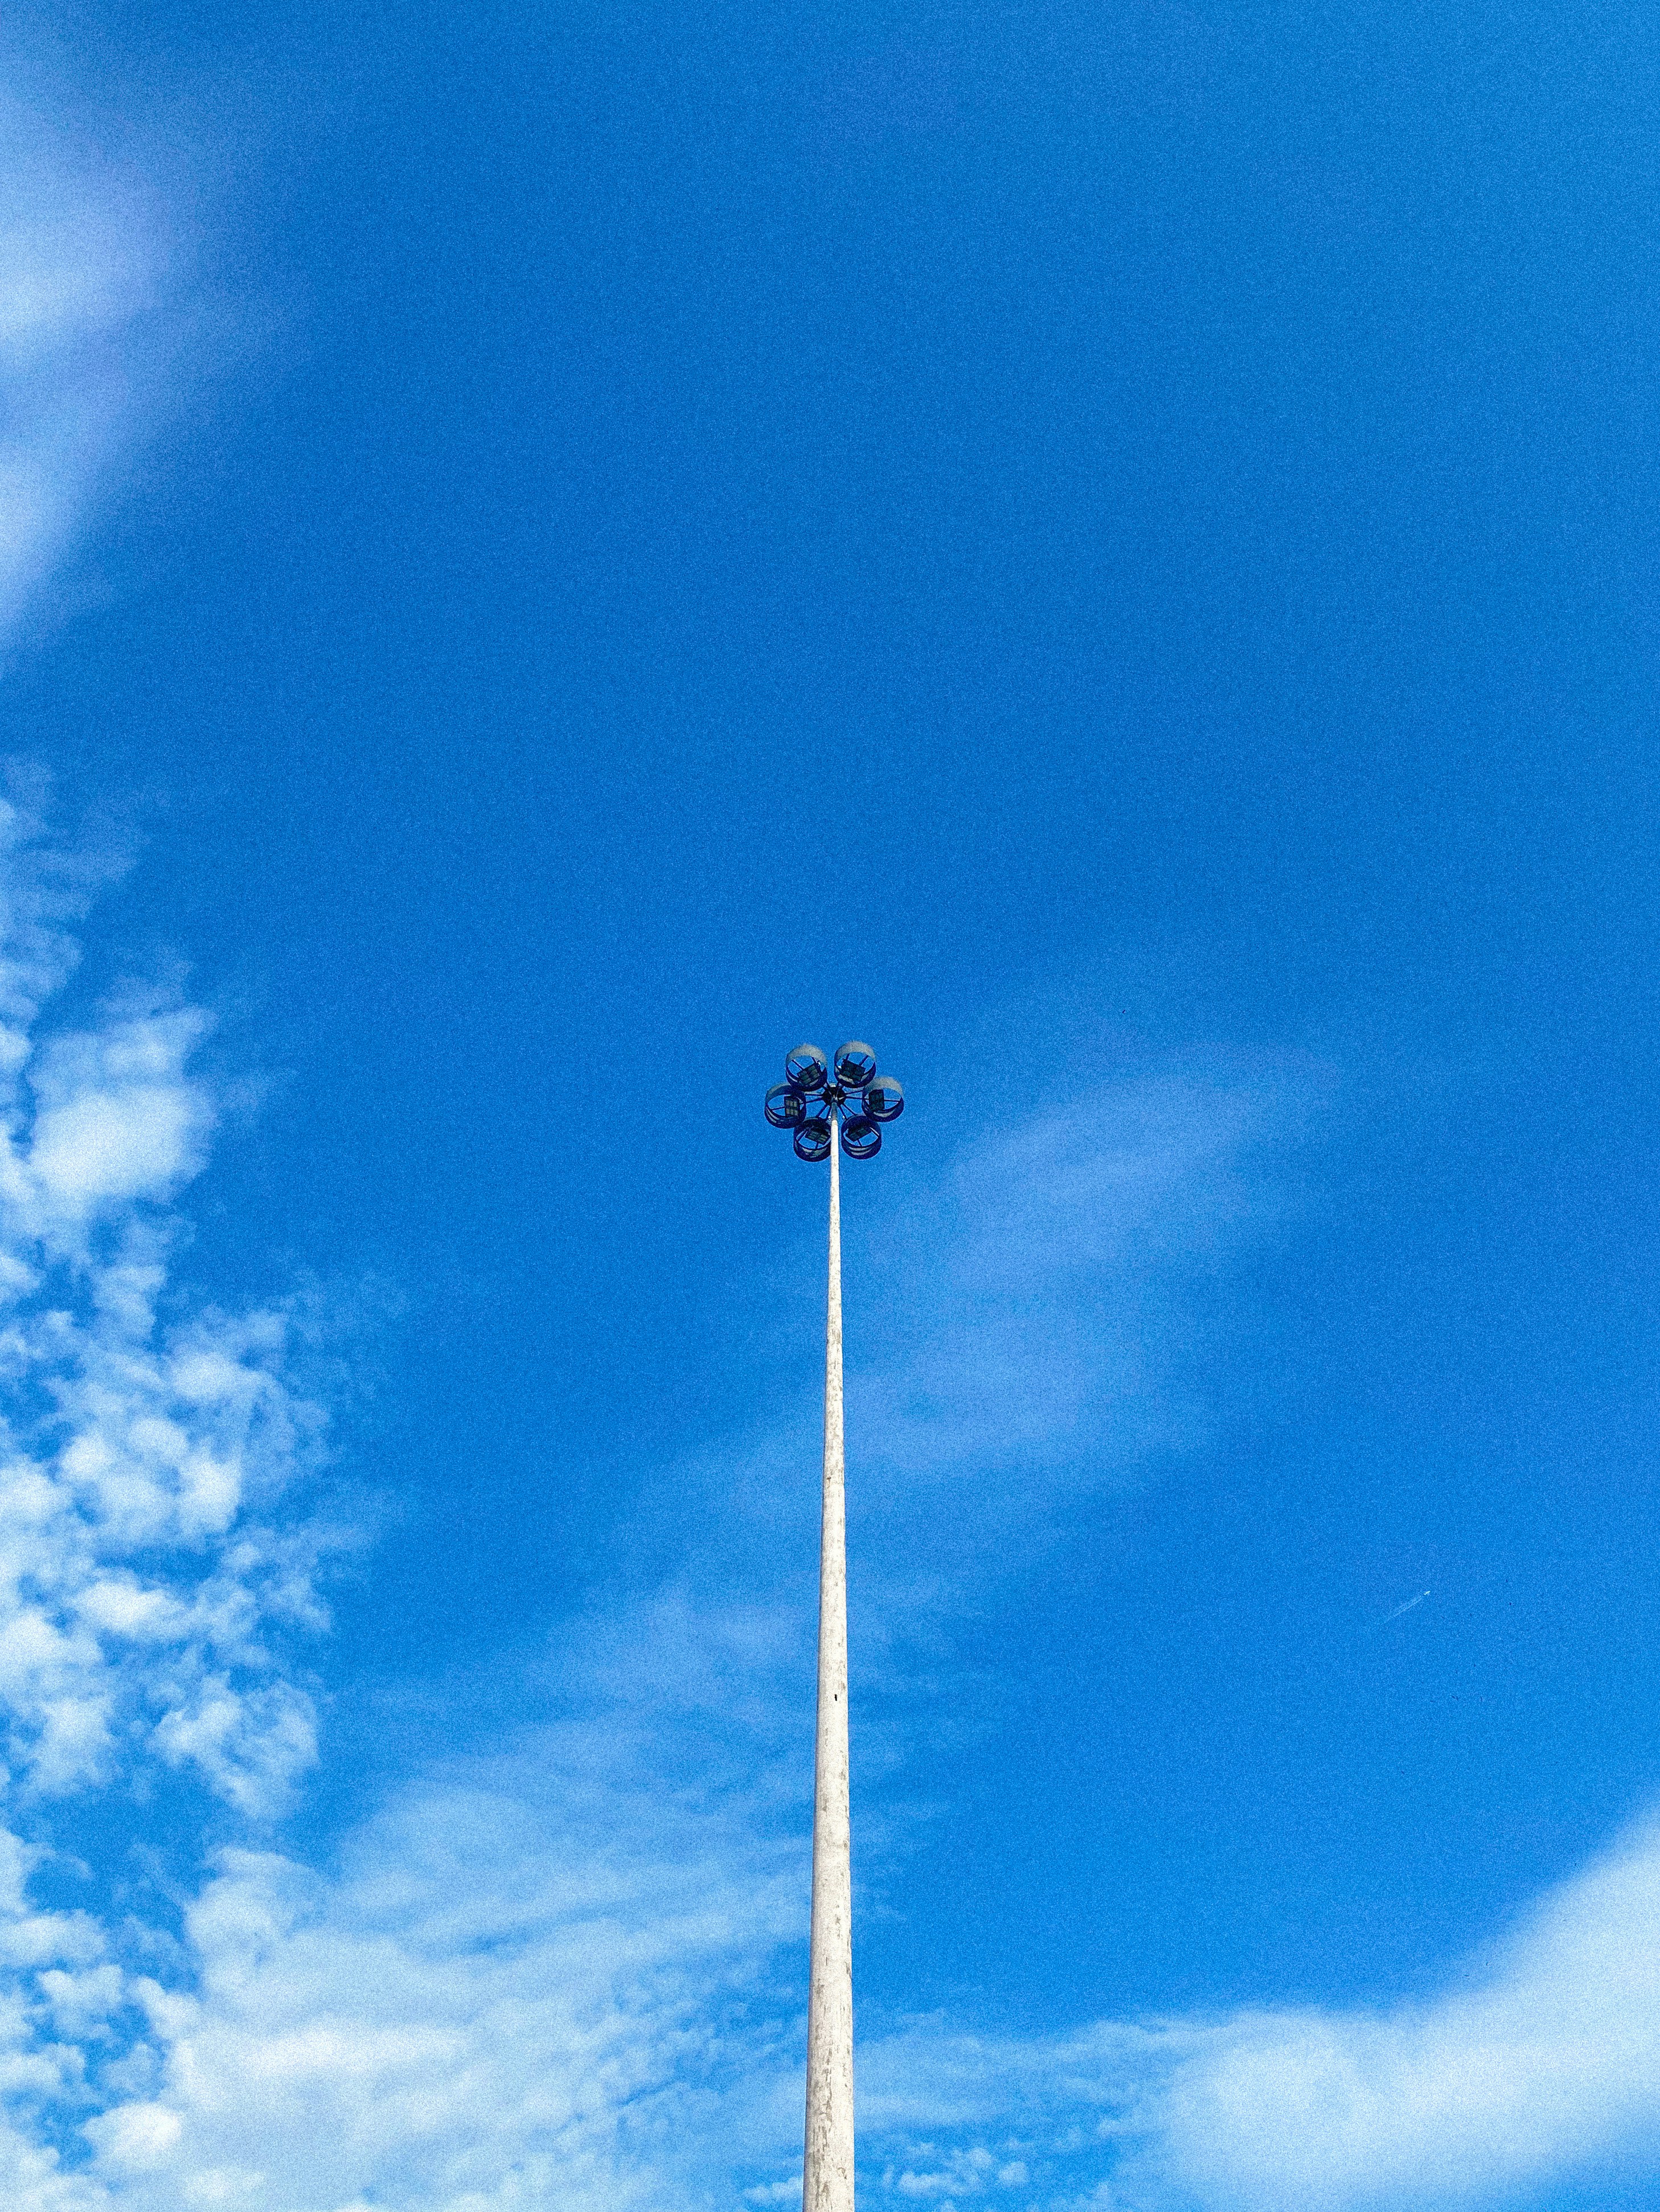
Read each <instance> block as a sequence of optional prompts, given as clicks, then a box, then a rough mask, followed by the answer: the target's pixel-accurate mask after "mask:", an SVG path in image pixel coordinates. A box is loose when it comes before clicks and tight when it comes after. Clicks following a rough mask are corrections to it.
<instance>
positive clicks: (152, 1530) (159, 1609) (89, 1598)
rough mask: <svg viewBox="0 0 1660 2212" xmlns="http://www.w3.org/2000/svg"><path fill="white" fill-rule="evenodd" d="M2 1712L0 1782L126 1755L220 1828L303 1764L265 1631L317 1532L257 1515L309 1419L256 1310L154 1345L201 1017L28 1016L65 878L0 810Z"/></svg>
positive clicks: (297, 1607)
mask: <svg viewBox="0 0 1660 2212" xmlns="http://www.w3.org/2000/svg"><path fill="white" fill-rule="evenodd" d="M0 848H3V849H0V879H3V884H4V891H3V897H0V1020H3V1022H4V1024H5V1027H6V1036H7V1037H8V1040H9V1051H8V1053H7V1054H6V1056H5V1058H6V1066H7V1070H8V1074H7V1079H6V1084H5V1086H4V1089H3V1091H0V1387H3V1390H4V1401H3V1402H4V1406H5V1407H6V1413H7V1417H6V1418H5V1419H3V1420H0V1705H3V1710H4V1715H5V1722H6V1728H7V1737H8V1741H7V1746H6V1764H7V1765H8V1767H9V1771H10V1774H11V1776H12V1778H13V1779H14V1781H15V1783H17V1784H23V1783H27V1784H29V1785H30V1786H31V1787H33V1788H34V1789H36V1790H46V1791H52V1792H63V1791H65V1790H75V1789H76V1788H78V1787H80V1786H82V1785H83V1784H88V1783H90V1782H94V1781H96V1780H99V1779H100V1778H103V1777H105V1776H106V1775H107V1774H109V1773H110V1772H112V1771H113V1770H114V1769H115V1768H116V1767H117V1766H119V1767H121V1768H122V1769H123V1770H125V1768H126V1767H128V1766H130V1765H131V1761H132V1759H133V1758H134V1757H135V1755H136V1756H137V1757H138V1758H139V1759H141V1760H142V1759H143V1758H144V1757H146V1756H148V1757H149V1758H150V1759H152V1760H155V1761H159V1762H161V1763H162V1764H164V1765H170V1766H173V1767H175V1768H191V1769H193V1770H194V1771H197V1772H198V1773H199V1774H200V1775H201V1776H203V1777H204V1778H205V1779H206V1780H207V1781H208V1782H209V1783H210V1784H211V1786H212V1787H213V1788H214V1789H215V1790H217V1791H218V1792H219V1793H220V1794H221V1795H222V1796H224V1797H226V1798H227V1799H228V1800H229V1801H230V1802H234V1803H235V1804H237V1805H238V1806H240V1808H242V1809H244V1810H245V1811H247V1812H250V1813H260V1812H265V1811H270V1810H272V1809H274V1808H276V1807H277V1805H279V1804H280V1803H281V1802H282V1801H283V1797H284V1795H285V1793H286V1792H287V1790H288V1789H289V1786H290V1784H291V1783H292V1781H293V1779H294V1778H295V1775H296V1774H297V1773H299V1772H300V1771H301V1770H302V1769H303V1768H304V1767H305V1766H306V1765H307V1764H308V1763H309V1762H310V1760H311V1759H312V1757H313V1752H314V1723H313V1716H312V1711H311V1706H310V1702H309V1699H307V1695H306V1693H305V1692H304V1690H303V1688H302V1687H301V1686H299V1685H298V1684H297V1683H296V1682H295V1680H292V1679H291V1678H290V1677H291V1674H292V1668H291V1667H285V1665H284V1664H283V1661H282V1659H281V1657H280V1656H279V1655H278V1654H277V1650H276V1649H275V1647H274V1645H273V1644H272V1641H271V1639H272V1636H273V1634H274V1633H275V1634H277V1635H279V1636H280V1634H281V1632H283V1629H284V1628H285V1627H286V1626H295V1625H306V1624H308V1625H310V1626H318V1625H319V1623H320V1618H321V1616H320V1612H319V1607H318V1603H317V1601H316V1598H315V1596H314V1595H313V1591H312V1588H311V1566H312V1563H313V1555H314V1553H315V1551H316V1548H317V1544H318V1541H319V1540H318V1538H317V1536H316V1534H315V1532H314V1531H313V1530H312V1529H310V1528H308V1527H307V1525H306V1524H305V1523H304V1522H303V1521H301V1522H297V1523H295V1524H294V1525H292V1526H289V1527H288V1528H278V1527H277V1526H276V1525H275V1524H274V1522H272V1521H271V1518H270V1517H269V1516H270V1515H271V1508H272V1507H273V1506H274V1505H275V1504H276V1503H277V1499H278V1497H279V1495H280V1494H281V1493H283V1492H284V1491H285V1490H287V1489H288V1488H289V1486H291V1484H292V1482H293V1481H294V1480H295V1477H296V1476H297V1475H298V1474H301V1473H303V1472H304V1471H305V1470H306V1468H307V1466H308V1464H309V1463H310V1462H311V1461H312V1460H313V1459H314V1457H315V1453H316V1448H317V1440H318V1437H319V1431H320V1426H321V1416H320V1413H319V1412H318V1409H317V1408H315V1407H313V1406H311V1405H309V1404H307V1403H306V1402H305V1401H302V1400H301V1399H299V1398H297V1397H296V1396H295V1394H294V1393H293V1392H292V1391H291V1390H290V1389H289V1387H288V1386H287V1384H286V1383H285V1382H284V1381H283V1372H282V1370H283V1358H284V1352H285V1346H286V1340H287V1337H288V1334H289V1323H288V1322H287V1320H286V1319H285V1317H284V1316H283V1314H282V1313H280V1312H277V1311H262V1312H254V1313H250V1314H244V1315H240V1316H228V1315H223V1314H207V1313H203V1314H198V1315H197V1316H195V1317H194V1318H192V1319H185V1320H182V1321H179V1322H176V1323H174V1324H173V1325H172V1326H170V1327H167V1328H163V1327H161V1325H160V1323H159V1322H158V1318H157V1316H158V1312H159V1310H160V1304H161V1299H162V1297H164V1295H165V1294H166V1293H167V1290H168V1273H169V1265H170V1250H171V1245H172V1241H173V1223H172V1221H171V1219H170V1218H169V1215H168V1212H167V1203H166V1201H167V1200H168V1199H169V1198H170V1197H171V1196H172V1194H173V1193H174V1192H175V1191H176V1190H177V1188H179V1186H180V1184H181V1183H182V1182H184V1181H185V1178H187V1177H188V1176H189V1175H190V1174H191V1173H192V1172H193V1170H194V1169H195V1168H196V1166H197V1165H198V1162H199V1158H200V1149H201V1146H202V1144H203V1142H204V1139H205V1137H206V1135H207V1133H208V1132H209V1131H210V1128H211V1127H212V1123H213V1120H214V1102H213V1097H212V1092H211V1090H210V1086H208V1085H206V1084H204V1082H202V1081H201V1080H200V1079H198V1078H197V1077H196V1076H194V1075H193V1073H192V1065H191V1063H192V1054H193V1053H194V1052H195V1050H196V1048H197V1047H198V1045H199V1043H200V1042H201V1040H202V1038H203V1036H204V1034H205V1031H206V1029H207V1026H208V1024H207V1021H206V1018H205V1016H204V1014H203V1013H202V1012H201V1011H200V1010H199V1009H197V1008H192V1007H189V1006H179V1005H176V1004H172V1003H169V1002H167V1001H166V1000H155V999H153V998H152V999H148V1000H147V999H145V998H143V997H142V996H135V995H132V994H129V996H128V997H127V998H126V999H125V1000H124V1001H123V1002H122V1003H120V1004H119V1005H118V1006H113V1007H112V1008H111V1009H109V1010H108V1011H107V1012H106V1014H105V1015H104V1016H103V1017H102V1018H100V1020H99V1021H98V1022H97V1023H96V1024H94V1025H93V1026H91V1027H81V1028H76V1029H74V1030H68V1029H58V1030H54V1029H53V1028H52V1026H51V1024H49V1023H48V1022H47V1021H46V1019H45V1017H44V1010H45V1009H46V1007H47V1006H49V1004H50V1001H51V999H52V994H53V993H54V992H55V991H56V990H57V989H58V988H59V987H61V985H62V984H63V982H64V981H65V980H66V978H67V976H68V975H69V974H70V971H71V970H72V968H73V965H74V949H73V945H72V944H71V942H70V939H69V938H68V937H67V935H66V934H65V931H64V924H65V922H66V921H68V920H69V919H70V918H71V917H72V911H73V908H74V905H75V903H76V896H75V889H74V873H75V872H74V871H73V870H72V869H66V868H65V867H64V866H63V865H62V864H61V863H60V862H58V860H55V858H54V856H53V855H52V854H51V853H50V852H49V851H46V850H45V849H43V848H42V847H41V845H40V841H39V839H38V837H36V836H35V835H34V833H33V825H32V823H31V822H30V819H29V817H27V814H26V813H25V812H24V811H21V810H20V809H19V808H17V807H15V806H6V807H4V808H0Z"/></svg>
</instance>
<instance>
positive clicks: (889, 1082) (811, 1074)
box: [766, 1042, 905, 1160]
mask: <svg viewBox="0 0 1660 2212" xmlns="http://www.w3.org/2000/svg"><path fill="white" fill-rule="evenodd" d="M784 1078H785V1079H784V1081H783V1082H782V1083H775V1084H774V1085H773V1086H772V1089H771V1090H770V1091H768V1093H767V1103H766V1113H767V1119H768V1121H770V1122H771V1123H772V1126H773V1127H774V1128H775V1129H789V1130H791V1131H793V1132H794V1139H795V1152H796V1158H798V1159H803V1160H827V1159H828V1158H830V1147H831V1146H832V1145H833V1144H834V1143H835V1141H836V1127H837V1126H838V1125H839V1127H840V1128H841V1132H842V1151H843V1152H845V1153H846V1154H847V1156H848V1158H849V1159H850V1160H868V1159H872V1158H874V1157H875V1155H876V1154H877V1153H878V1152H880V1151H881V1149H882V1128H881V1125H882V1123H883V1122H884V1121H897V1120H898V1118H899V1116H900V1115H901V1114H903V1112H904V1110H905V1094H904V1091H903V1089H902V1088H901V1086H900V1085H899V1084H897V1082H896V1081H895V1080H894V1079H893V1077H892V1076H891V1075H879V1074H878V1073H877V1072H876V1054H874V1053H873V1051H872V1050H871V1048H870V1047H869V1046H868V1045H867V1044H860V1043H857V1042H854V1043H853V1044H844V1045H843V1046H842V1048H841V1049H840V1050H839V1051H838V1052H837V1054H836V1058H835V1060H833V1061H831V1060H826V1059H825V1057H824V1054H823V1053H822V1052H820V1051H819V1049H818V1046H817V1045H816V1044H799V1045H797V1046H796V1048H795V1050H794V1052H793V1053H791V1054H789V1055H788V1057H787V1059H786V1060H785V1062H784Z"/></svg>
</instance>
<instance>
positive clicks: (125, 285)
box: [0, 58, 191, 638]
mask: <svg viewBox="0 0 1660 2212" xmlns="http://www.w3.org/2000/svg"><path fill="white" fill-rule="evenodd" d="M3 67H4V62H3V58H0V70H3ZM186 261H187V257H186V256H185V252H184V251H183V246H182V242H181V239H180V237H179V234H178V233H177V232H176V231H175V230H174V229H173V228H172V227H171V225H170V223H169V222H168V219H167V216H166V214H165V211H164V210H163V207H162V204H161V200H160V198H159V197H158V195H157V194H156V192H155V190H154V188H153V186H152V185H150V184H149V182H148V181H147V180H146V179H143V177H142V176H141V175H140V174H139V173H137V171H136V170H134V169H133V168H132V167H131V166H130V165H129V166H123V165H121V164H119V163H118V162H116V161H112V160H110V159H108V158H106V156H105V155H102V154H100V152H99V151H98V150H97V149H96V146H95V144H94V128H93V127H92V126H90V125H87V124H85V123H77V122H76V121H73V120H71V119H70V118H67V117H66V116H64V115H63V114H61V113H60V114H53V113H51V112H47V111H46V109H44V108H43V107H42V106H40V105H39V104H38V103H36V102H33V101H31V100H27V99H25V98H24V97H22V96H21V95H20V94H18V93H17V92H16V91H15V90H14V89H12V88H10V87H9V86H8V85H7V84H6V83H5V82H4V81H3V76H0V638H4V637H5V636H6V635H7V634H8V633H9V631H11V629H13V628H14V627H15V623H16V622H17V620H18V618H19V617H20V616H21V614H22V613H23V612H24V611H25V610H26V609H27V607H28V605H30V603H31V601H32V600H33V599H34V597H35V596H36V594H37V593H38V592H39V591H40V586H41V585H42V583H43V582H44V581H45V580H46V577H47V576H48V575H49V574H50V573H51V572H52V569H53V568H55V567H57V566H58V563H59V562H61V561H62V560H63V558H64V555H65V553H66V551H67V550H68V549H69V547H70V543H71V541H72V539H73V538H74V537H75V535H76V532H77V530H78V529H79V528H80V527H81V526H82V525H83V524H84V522H85V520H86V519H87V517H88V512H89V508H90V507H91V504H92V502H93V501H94V498H95V496H96V495H97V494H98V492H99V490H100V487H102V486H103V485H104V484H105V483H107V481H108V480H109V478H110V477H111V474H112V471H114V470H115V469H116V468H117V467H118V466H119V464H120V463H121V462H122V461H123V460H124V459H125V458H127V457H128V456H129V455H130V454H131V451H132V450H133V448H134V447H135V446H136V444H137V442H138V441H140V440H141V439H142V438H143V436H144V435H146V434H147V433H148V431H149V429H150V428H151V427H152V426H153V422H154V418H155V416H156V415H157V413H158V411H159V410H161V408H162V407H163V406H164V405H166V404H168V402H167V387H168V386H169V384H170V383H171V382H172V381H173V380H176V377H177V375H178V374H179V370H180V367H181V363H182V362H183V361H184V359H185V352H186V347H187V335H188V331H189V326H190V320H191V318H190V313H189V310H188V306H187V299H186V295H187V290H188V283H189V277H188V271H187V266H186Z"/></svg>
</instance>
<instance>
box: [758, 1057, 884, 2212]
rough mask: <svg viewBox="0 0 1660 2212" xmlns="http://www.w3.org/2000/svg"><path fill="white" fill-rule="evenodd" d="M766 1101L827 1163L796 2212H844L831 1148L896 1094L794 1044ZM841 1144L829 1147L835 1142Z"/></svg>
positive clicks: (844, 1147)
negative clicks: (820, 1490) (802, 2099)
mask: <svg viewBox="0 0 1660 2212" xmlns="http://www.w3.org/2000/svg"><path fill="white" fill-rule="evenodd" d="M784 1075H785V1080H784V1081H783V1082H782V1083H779V1084H775V1085H774V1086H773V1088H772V1089H771V1090H770V1091H768V1093H767V1099H766V1114H767V1119H768V1121H770V1122H771V1123H772V1125H773V1127H775V1129H789V1130H791V1131H793V1132H794V1139H795V1152H796V1157H797V1158H798V1159H803V1160H807V1161H815V1160H824V1159H827V1160H828V1161H829V1162H830V1301H829V1307H828V1310H827V1312H826V1314H825V1318H824V1505H823V1519H822V1521H821V1522H820V1524H819V1543H818V1746H817V1752H816V1755H815V1759H814V1763H813V1793H812V1952H811V1956H810V1960H809V1966H808V1976H807V2135H806V2160H805V2166H804V2172H803V2178H802V2187H801V2205H802V2212H853V1850H852V1826H851V1820H850V1815H849V1808H848V1535H847V1510H846V1498H845V1469H844V1467H843V1463H842V1186H841V1178H840V1172H839V1170H838V1168H837V1164H836V1153H837V1151H838V1149H839V1150H840V1151H842V1152H845V1153H846V1154H847V1156H848V1158H849V1159H850V1160H868V1159H872V1158H874V1157H875V1155H876V1154H877V1153H878V1152H880V1151H881V1149H882V1124H883V1123H884V1122H885V1121H897V1119H898V1118H899V1115H901V1114H902V1113H903V1111H904V1107H905V1094H904V1092H903V1090H902V1089H901V1088H900V1086H899V1085H898V1084H897V1083H896V1082H895V1081H894V1080H893V1079H892V1077H891V1076H887V1075H879V1074H878V1073H877V1072H876V1054H874V1053H873V1051H872V1050H871V1048H870V1047H869V1046H868V1045H867V1044H856V1043H855V1044H844V1045H843V1046H842V1049H841V1050H840V1052H838V1053H837V1054H836V1058H835V1060H834V1061H833V1062H828V1063H827V1062H826V1060H825V1059H824V1054H823V1053H822V1052H820V1051H819V1049H818V1046H817V1045H816V1044H799V1045H797V1046H796V1048H795V1050H794V1052H793V1053H791V1054H789V1056H788V1058H787V1060H785V1062H784ZM838 1129H839V1131H840V1134H841V1139H842V1141H841V1144H840V1146H839V1147H838V1146H837V1144H836V1133H837V1131H838Z"/></svg>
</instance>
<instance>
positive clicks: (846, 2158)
mask: <svg viewBox="0 0 1660 2212" xmlns="http://www.w3.org/2000/svg"><path fill="white" fill-rule="evenodd" d="M839 1121H840V1116H839V1115H837V1116H834V1117H833V1118H832V1120H831V1123H830V1132H831V1145H830V1304H829V1311H828V1313H827V1315H826V1317H825V1322H824V1519H823V1522H822V1524H821V1530H820V1537H819V1553H818V1752H817V1756H816V1759H815V1762H814V1783H813V1802H812V1959H811V1964H810V1971H809V1986H808V1996H807V2142H806V2172H805V2179H804V2182H803V2186H802V2191H801V2200H802V2212H853V1850H852V1821H851V1815H850V1809H849V1805H848V1541H847V1510H846V1498H845V1491H844V1474H845V1469H844V1467H843V1463H842V1188H841V1182H840V1178H839V1175H838V1170H837V1166H836V1153H837V1151H838V1149H839V1147H838V1146H837V1145H836V1142H835V1139H836V1135H837V1134H838V1133H839V1129H838V1124H839Z"/></svg>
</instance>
